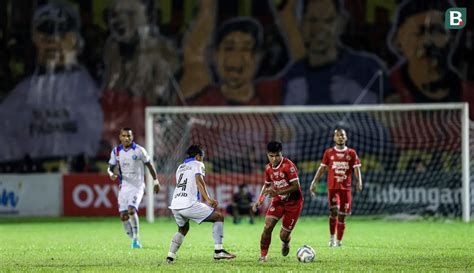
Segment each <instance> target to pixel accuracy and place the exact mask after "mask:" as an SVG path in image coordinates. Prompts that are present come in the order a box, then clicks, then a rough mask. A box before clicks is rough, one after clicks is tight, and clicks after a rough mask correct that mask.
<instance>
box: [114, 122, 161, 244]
mask: <svg viewBox="0 0 474 273" xmlns="http://www.w3.org/2000/svg"><path fill="white" fill-rule="evenodd" d="M119 137H120V142H121V144H120V145H119V146H117V147H115V148H114V149H113V150H112V152H111V153H110V160H109V168H108V169H107V172H108V173H109V176H110V179H112V180H115V179H117V177H118V178H119V180H120V190H119V194H118V204H119V212H120V219H121V220H122V224H123V227H124V229H125V232H126V233H127V235H128V236H129V237H130V239H132V248H141V247H142V246H141V244H140V241H139V236H138V234H139V221H138V213H137V212H138V206H139V205H140V202H141V201H142V198H143V193H144V192H145V168H144V166H147V168H148V170H149V171H150V174H151V176H152V177H153V185H154V192H155V193H158V192H159V191H160V182H159V181H158V178H157V176H156V171H155V168H154V167H153V165H152V164H151V161H150V157H149V156H148V153H147V152H146V150H145V149H144V148H143V147H142V146H140V145H138V144H136V143H135V142H133V132H132V129H130V128H123V129H122V130H120V136H119ZM116 167H118V174H117V172H116Z"/></svg>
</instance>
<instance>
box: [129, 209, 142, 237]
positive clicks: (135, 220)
mask: <svg viewBox="0 0 474 273" xmlns="http://www.w3.org/2000/svg"><path fill="white" fill-rule="evenodd" d="M130 225H131V226H132V230H133V238H132V239H136V240H138V238H139V237H138V232H139V229H140V227H139V222H138V214H137V213H134V214H132V215H130Z"/></svg>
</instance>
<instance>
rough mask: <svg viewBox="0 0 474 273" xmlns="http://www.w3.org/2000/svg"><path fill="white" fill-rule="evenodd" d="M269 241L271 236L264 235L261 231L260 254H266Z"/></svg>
mask: <svg viewBox="0 0 474 273" xmlns="http://www.w3.org/2000/svg"><path fill="white" fill-rule="evenodd" d="M271 242H272V236H271V235H270V236H266V235H265V233H263V234H262V237H261V238H260V256H262V257H264V256H267V253H268V248H269V247H270V243H271Z"/></svg>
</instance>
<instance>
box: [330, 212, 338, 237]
mask: <svg viewBox="0 0 474 273" xmlns="http://www.w3.org/2000/svg"><path fill="white" fill-rule="evenodd" d="M336 226H337V216H336V217H332V216H329V234H331V236H334V234H336Z"/></svg>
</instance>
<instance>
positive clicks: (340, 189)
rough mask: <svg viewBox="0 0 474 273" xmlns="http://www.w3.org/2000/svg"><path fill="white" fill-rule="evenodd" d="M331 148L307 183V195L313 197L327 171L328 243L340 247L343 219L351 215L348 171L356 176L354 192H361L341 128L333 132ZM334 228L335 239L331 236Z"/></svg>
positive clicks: (354, 162) (356, 164)
mask: <svg viewBox="0 0 474 273" xmlns="http://www.w3.org/2000/svg"><path fill="white" fill-rule="evenodd" d="M334 142H335V143H336V146H335V147H332V148H329V149H326V151H325V152H324V156H323V161H322V162H321V166H320V167H319V169H318V171H317V172H316V175H315V176H314V179H313V181H312V182H311V187H310V191H311V195H312V196H315V194H316V188H317V184H318V181H319V179H320V178H321V176H322V175H323V174H324V172H325V171H326V170H328V169H329V171H328V201H329V209H330V211H331V214H330V215H329V232H330V234H331V237H330V240H329V246H330V247H339V246H341V241H342V236H343V235H344V229H345V228H346V223H345V217H346V215H350V214H351V203H352V199H351V191H352V189H351V187H352V169H354V174H355V177H356V180H357V181H356V190H357V191H358V192H360V191H361V190H362V176H361V173H360V161H359V157H358V156H357V153H356V151H355V150H354V149H351V148H348V147H347V146H346V142H347V134H346V131H344V129H340V128H338V129H336V130H335V131H334ZM336 227H337V240H336V238H335V237H334V234H336Z"/></svg>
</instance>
